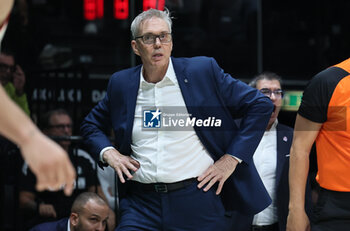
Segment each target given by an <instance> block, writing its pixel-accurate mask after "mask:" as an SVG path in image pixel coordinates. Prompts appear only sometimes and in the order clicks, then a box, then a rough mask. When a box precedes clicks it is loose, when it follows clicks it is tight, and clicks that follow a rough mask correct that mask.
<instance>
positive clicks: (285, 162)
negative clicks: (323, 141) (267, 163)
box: [233, 124, 311, 231]
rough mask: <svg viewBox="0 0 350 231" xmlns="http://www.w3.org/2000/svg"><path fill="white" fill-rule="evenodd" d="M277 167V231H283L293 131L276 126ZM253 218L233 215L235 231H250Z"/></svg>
mask: <svg viewBox="0 0 350 231" xmlns="http://www.w3.org/2000/svg"><path fill="white" fill-rule="evenodd" d="M276 130H277V137H276V138H277V167H276V182H275V186H276V206H277V216H278V225H279V231H285V230H286V225H287V216H288V204H289V181H288V174H289V153H290V148H291V145H292V140H293V129H292V128H290V127H288V126H286V125H283V124H277V127H276ZM305 201H306V208H307V210H306V211H307V213H308V214H310V211H309V210H308V209H309V208H311V204H310V203H311V194H310V186H309V184H308V186H307V191H306V200H305ZM253 217H254V215H251V216H245V215H242V214H238V213H234V215H233V218H234V221H233V227H234V229H233V230H235V231H248V230H251V228H250V227H251V225H252V223H253Z"/></svg>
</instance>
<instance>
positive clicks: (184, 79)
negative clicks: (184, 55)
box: [171, 57, 194, 114]
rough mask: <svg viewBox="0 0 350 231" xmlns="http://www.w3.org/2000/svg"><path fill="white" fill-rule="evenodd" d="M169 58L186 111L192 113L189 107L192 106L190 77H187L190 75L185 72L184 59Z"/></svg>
mask: <svg viewBox="0 0 350 231" xmlns="http://www.w3.org/2000/svg"><path fill="white" fill-rule="evenodd" d="M171 60H172V62H173V67H174V70H175V74H176V78H177V81H178V83H179V86H180V90H181V93H182V96H183V98H184V101H185V104H186V107H187V110H188V113H190V114H192V113H193V112H192V109H191V108H193V106H194V97H193V96H192V95H191V87H192V86H191V79H190V78H189V77H190V76H188V73H186V63H185V60H184V59H180V58H173V57H172V58H171ZM191 106H192V107H191Z"/></svg>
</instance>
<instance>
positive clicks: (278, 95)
mask: <svg viewBox="0 0 350 231" xmlns="http://www.w3.org/2000/svg"><path fill="white" fill-rule="evenodd" d="M260 92H261V93H263V94H264V95H266V96H268V97H271V95H272V93H273V94H274V95H275V97H276V98H278V99H279V98H282V97H283V91H282V90H281V89H277V90H273V91H272V90H270V89H268V88H262V89H260Z"/></svg>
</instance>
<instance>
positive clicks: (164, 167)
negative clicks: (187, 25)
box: [131, 59, 214, 183]
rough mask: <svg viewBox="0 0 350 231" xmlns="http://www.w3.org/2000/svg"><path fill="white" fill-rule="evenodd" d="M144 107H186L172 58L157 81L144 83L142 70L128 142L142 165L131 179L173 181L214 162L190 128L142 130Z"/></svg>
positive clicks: (201, 169) (195, 173)
mask: <svg viewBox="0 0 350 231" xmlns="http://www.w3.org/2000/svg"><path fill="white" fill-rule="evenodd" d="M144 106H151V107H156V108H158V107H166V106H168V107H169V106H176V107H183V108H186V105H185V102H184V99H183V97H182V94H181V90H180V87H179V84H178V82H177V78H176V75H175V71H174V68H173V65H172V62H171V59H170V61H169V66H168V69H167V72H166V74H165V76H164V78H163V79H162V80H161V81H160V82H158V83H155V84H154V83H148V82H146V81H145V79H144V77H143V75H142V70H141V74H140V87H139V90H138V95H137V101H136V108H135V118H134V126H133V130H132V144H131V149H132V153H131V157H132V158H134V159H136V160H137V161H139V163H140V166H141V167H140V169H138V170H137V171H136V172H135V173H133V180H135V181H139V182H142V183H155V182H164V183H172V182H177V181H181V180H184V179H188V178H192V177H197V176H199V175H201V174H202V173H203V172H204V171H205V170H206V169H207V168H208V167H209V166H210V165H212V164H213V162H214V161H213V159H212V158H211V156H210V155H209V153H208V151H207V150H206V149H205V147H204V146H203V144H202V143H201V141H200V140H199V138H198V136H197V134H196V133H195V131H194V129H193V128H192V129H190V130H188V129H187V130H186V131H164V130H157V129H152V130H147V129H145V128H144V129H142V126H143V114H142V113H143V112H142V107H144ZM181 110H183V109H181ZM185 110H186V112H187V109H185Z"/></svg>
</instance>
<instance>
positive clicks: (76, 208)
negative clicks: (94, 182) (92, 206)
mask: <svg viewBox="0 0 350 231" xmlns="http://www.w3.org/2000/svg"><path fill="white" fill-rule="evenodd" d="M90 200H91V201H94V202H95V203H96V204H98V205H101V206H107V207H108V205H107V203H106V202H105V201H104V200H103V199H102V198H101V197H100V196H99V195H97V194H96V193H93V192H83V193H81V194H80V195H79V196H78V197H77V198H76V199H75V201H74V203H73V205H72V209H71V212H72V213H80V212H81V211H82V210H83V209H84V206H85V205H86V204H87V203H88V202H89V201H90Z"/></svg>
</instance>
